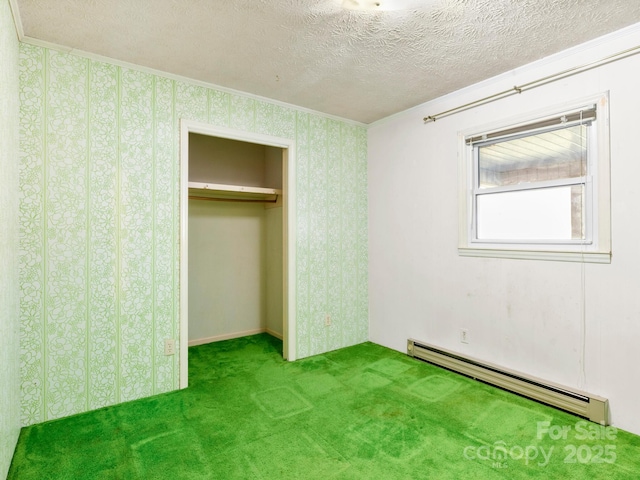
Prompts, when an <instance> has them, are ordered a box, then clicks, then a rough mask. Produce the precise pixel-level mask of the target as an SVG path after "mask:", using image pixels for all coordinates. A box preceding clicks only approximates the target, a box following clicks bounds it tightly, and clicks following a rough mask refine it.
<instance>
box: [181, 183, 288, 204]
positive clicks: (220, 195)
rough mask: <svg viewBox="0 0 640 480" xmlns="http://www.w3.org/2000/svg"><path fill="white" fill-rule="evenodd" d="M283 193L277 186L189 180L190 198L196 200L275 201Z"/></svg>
mask: <svg viewBox="0 0 640 480" xmlns="http://www.w3.org/2000/svg"><path fill="white" fill-rule="evenodd" d="M281 195H282V190H279V189H277V188H263V187H247V186H244V185H223V184H220V183H200V182H189V198H191V199H196V200H197V199H200V200H219V201H237V202H264V203H275V202H277V201H278V197H279V196H281Z"/></svg>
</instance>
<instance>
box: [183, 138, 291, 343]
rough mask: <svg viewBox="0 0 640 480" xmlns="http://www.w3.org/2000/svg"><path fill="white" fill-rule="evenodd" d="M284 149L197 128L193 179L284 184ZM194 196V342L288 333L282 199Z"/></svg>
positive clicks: (191, 308) (191, 316) (191, 219)
mask: <svg viewBox="0 0 640 480" xmlns="http://www.w3.org/2000/svg"><path fill="white" fill-rule="evenodd" d="M282 156H283V150H282V149H281V148H276V147H270V146H265V145H258V144H254V143H248V142H241V141H236V140H230V139H225V138H219V137H210V136H205V135H199V134H194V133H190V134H189V182H200V183H215V184H226V185H239V186H245V187H268V188H276V189H282ZM236 200H240V201H234V200H231V201H229V200H225V201H215V200H206V199H197V198H196V199H190V200H189V345H198V344H202V343H209V342H212V341H217V340H224V339H227V338H235V337H240V336H245V335H251V334H255V333H259V332H265V331H266V332H268V333H270V334H272V335H274V336H277V337H279V338H282V333H283V270H282V268H283V247H282V246H283V238H282V232H283V224H282V199H281V196H280V197H279V199H278V202H277V203H260V202H254V201H251V202H246V201H242V200H243V199H242V198H238V199H236Z"/></svg>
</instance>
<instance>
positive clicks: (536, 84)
mask: <svg viewBox="0 0 640 480" xmlns="http://www.w3.org/2000/svg"><path fill="white" fill-rule="evenodd" d="M638 53H640V46H637V47H633V48H629V49H627V50H623V51H622V52H618V53H616V54H614V55H609V56H608V57H604V58H601V59H600V60H597V61H595V62H591V63H586V64H584V65H580V66H578V67H573V68H569V69H567V70H563V71H562V72H558V73H554V74H552V75H548V76H546V77H543V78H539V79H538V80H534V81H532V82H528V83H525V84H523V85H520V86H518V85H516V86H514V87H513V88H510V89H508V90H504V91H502V92H499V93H495V94H493V95H489V96H488V97H484V98H481V99H480V100H476V101H474V102H470V103H466V104H464V105H460V106H459V107H455V108H452V109H450V110H446V111H444V112H440V113H436V114H435V115H428V116H426V117H424V118H423V119H422V121H423V122H424V123H429V122H435V121H436V120H438V119H439V118H442V117H448V116H449V115H453V114H454V113H459V112H463V111H465V110H469V109H471V108H474V107H479V106H480V105H485V104H487V103H491V102H495V101H496V100H501V99H503V98H505V97H510V96H511V95H516V94H519V93H522V92H524V91H526V90H531V89H533V88H536V87H541V86H543V85H546V84H548V83H551V82H555V81H557V80H561V79H563V78H566V77H570V76H571V75H576V74H578V73H582V72H586V71H587V70H591V69H593V68H596V67H601V66H602V65H606V64H607V63H611V62H615V61H617V60H622V59H623V58H627V57H630V56H632V55H636V54H638Z"/></svg>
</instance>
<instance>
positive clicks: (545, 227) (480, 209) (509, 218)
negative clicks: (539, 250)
mask: <svg viewBox="0 0 640 480" xmlns="http://www.w3.org/2000/svg"><path fill="white" fill-rule="evenodd" d="M476 199H477V202H476V212H477V238H478V240H572V239H573V240H577V239H584V238H585V227H584V226H585V221H584V215H583V211H584V186H583V185H577V186H563V187H553V188H536V189H532V190H518V191H514V192H501V193H489V194H484V195H478V196H477V197H476Z"/></svg>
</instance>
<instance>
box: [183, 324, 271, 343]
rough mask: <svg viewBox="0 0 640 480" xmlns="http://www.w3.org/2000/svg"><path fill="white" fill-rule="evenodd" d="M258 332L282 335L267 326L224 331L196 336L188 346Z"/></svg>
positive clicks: (246, 335) (256, 333)
mask: <svg viewBox="0 0 640 480" xmlns="http://www.w3.org/2000/svg"><path fill="white" fill-rule="evenodd" d="M259 333H268V334H269V335H271V336H272V337H276V338H278V339H280V340H282V335H280V334H279V333H276V332H274V331H273V330H269V329H268V328H254V329H252V330H245V331H242V332H234V333H225V334H224V335H214V336H213V337H204V338H196V339H193V340H189V346H190V347H195V346H196V345H204V344H206V343H213V342H220V341H222V340H232V339H234V338H241V337H248V336H249V335H258V334H259Z"/></svg>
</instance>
